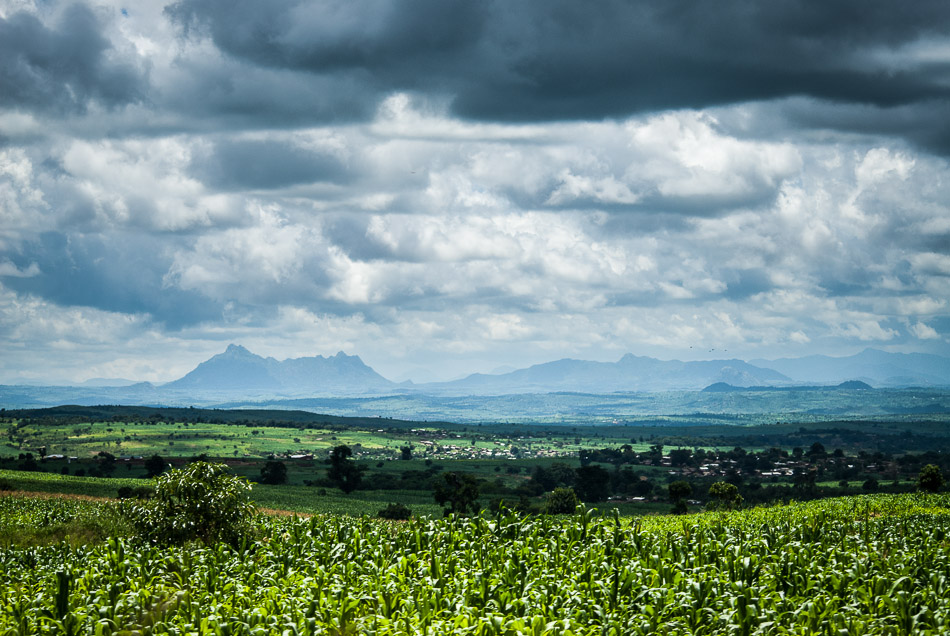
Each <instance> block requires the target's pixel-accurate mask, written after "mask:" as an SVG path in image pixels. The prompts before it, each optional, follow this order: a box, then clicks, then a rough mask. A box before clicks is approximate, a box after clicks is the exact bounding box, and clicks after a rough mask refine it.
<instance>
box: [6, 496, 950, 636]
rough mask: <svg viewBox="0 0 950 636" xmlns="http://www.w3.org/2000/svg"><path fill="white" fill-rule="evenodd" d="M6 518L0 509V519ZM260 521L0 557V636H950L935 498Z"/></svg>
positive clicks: (944, 528) (12, 551) (943, 534)
mask: <svg viewBox="0 0 950 636" xmlns="http://www.w3.org/2000/svg"><path fill="white" fill-rule="evenodd" d="M90 505H91V504H90ZM0 508H2V503H0ZM6 516H7V515H6V512H5V511H3V510H0V523H2V522H3V519H4V518H5V517H6ZM261 524H262V526H261V537H262V538H261V539H260V540H259V541H258V542H257V543H256V544H255V545H254V547H253V550H248V551H245V552H241V551H237V550H234V549H231V548H229V547H227V546H224V545H217V546H210V547H208V546H203V545H194V544H192V545H185V546H181V547H172V548H164V547H161V546H156V545H149V544H141V543H139V544H136V543H131V542H129V541H126V540H124V539H121V538H113V539H109V540H108V541H106V542H103V543H102V544H101V545H98V546H95V547H90V546H86V547H79V548H72V547H70V546H68V545H63V544H59V545H51V546H49V547H47V548H42V549H36V548H32V547H31V548H3V549H0V598H2V599H3V607H4V611H2V612H0V633H4V634H5V633H10V634H66V633H72V634H116V635H118V634H135V633H138V634H146V633H148V634H153V635H154V636H164V635H166V634H209V635H214V634H241V635H247V636H250V635H252V634H335V635H337V636H344V635H355V634H369V633H372V634H380V635H387V636H395V635H402V634H423V633H428V634H446V635H452V634H458V635H462V634H534V635H538V636H554V635H556V634H574V635H575V636H594V635H595V634H596V635H602V634H613V635H615V636H616V635H630V636H637V635H641V634H670V635H672V636H686V635H697V634H702V635H712V634H747V635H751V634H762V635H764V634H850V635H854V636H871V635H878V634H894V635H897V634H945V633H947V632H948V628H950V594H947V582H946V576H945V572H946V568H947V547H946V541H947V538H948V537H950V496H948V495H944V494H941V495H912V496H901V497H894V496H883V495H873V496H865V497H853V498H847V499H838V500H825V501H820V502H809V503H806V504H794V505H790V506H779V507H774V508H766V509H761V508H760V509H753V510H743V511H738V512H725V513H708V514H700V515H693V516H690V517H686V518H683V517H648V518H643V519H642V520H637V521H633V522H629V523H628V522H625V521H624V520H622V519H620V520H618V519H612V518H599V517H597V516H595V515H593V514H591V513H589V512H581V513H579V514H575V515H571V516H567V517H551V516H540V517H529V518H521V517H518V516H516V515H507V514H501V515H498V516H496V517H493V518H483V517H472V518H468V519H465V518H459V517H453V518H449V519H435V518H430V519H413V520H410V521H409V522H407V523H401V524H392V523H388V522H381V521H376V520H371V519H354V518H348V517H336V516H330V517H327V516H317V517H312V518H309V519H302V518H281V519H276V518H275V519H268V520H262V521H261Z"/></svg>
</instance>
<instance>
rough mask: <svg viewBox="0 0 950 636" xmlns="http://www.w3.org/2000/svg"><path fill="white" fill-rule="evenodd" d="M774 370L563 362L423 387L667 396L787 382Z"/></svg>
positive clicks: (635, 359) (717, 363)
mask: <svg viewBox="0 0 950 636" xmlns="http://www.w3.org/2000/svg"><path fill="white" fill-rule="evenodd" d="M789 381H790V380H789V379H788V378H787V377H785V376H784V375H782V374H781V373H779V372H777V371H774V370H772V369H762V368H759V367H756V366H753V365H751V364H748V363H746V362H743V361H742V360H708V361H701V362H681V361H679V360H657V359H656V358H650V357H645V356H635V355H632V354H627V355H625V356H623V357H622V358H621V359H620V360H618V361H617V362H592V361H589V360H574V359H570V358H565V359H563V360H556V361H554V362H546V363H543V364H536V365H533V366H531V367H527V368H525V369H518V370H517V371H512V372H510V373H504V374H501V375H485V374H474V375H470V376H468V377H467V378H464V379H462V380H456V381H454V382H442V383H437V384H427V385H421V386H420V387H419V388H420V389H421V390H423V391H435V392H448V393H456V394H458V393H465V392H468V393H472V394H483V395H484V394H503V393H529V392H549V391H589V392H597V393H609V392H614V391H669V390H693V389H701V388H703V387H705V386H708V385H709V384H711V383H714V382H729V383H730V384H736V385H740V386H751V385H756V384H767V383H787V382H789Z"/></svg>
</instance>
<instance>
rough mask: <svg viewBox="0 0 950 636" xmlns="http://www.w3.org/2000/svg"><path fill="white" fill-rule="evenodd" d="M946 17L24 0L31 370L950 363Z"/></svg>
mask: <svg viewBox="0 0 950 636" xmlns="http://www.w3.org/2000/svg"><path fill="white" fill-rule="evenodd" d="M948 18H950V8H948V5H947V4H946V3H943V2H927V1H924V2H917V3H914V4H913V5H908V6H906V7H903V6H902V7H898V6H896V5H894V4H893V3H889V2H876V1H871V2H868V1H861V2H858V1H843V0H842V1H832V2H823V3H814V2H800V1H798V2H796V1H791V0H781V1H778V2H768V3H762V2H747V1H728V2H720V3H714V4H711V3H705V2H678V1H676V2H671V1H669V0H666V1H660V0H650V1H646V0H644V1H637V2H629V1H619V0H617V1H612V0H608V1H607V2H600V3H597V4H596V5H585V4H580V3H577V2H567V1H561V0H555V1H543V2H542V1H540V0H537V1H525V2H502V1H489V2H463V1H461V0H459V1H455V0H451V1H445V0H441V1H435V0H404V1H402V2H389V1H382V0H349V1H342V0H340V1H335V0H323V1H301V0H275V1H274V2H268V3H261V2H257V1H251V0H237V1H229V2H223V1H217V0H182V1H180V2H175V3H169V2H163V1H161V0H154V1H147V2H140V3H135V4H132V5H129V6H126V5H123V4H121V3H120V2H118V0H88V1H80V2H64V3H59V2H32V1H29V0H15V1H14V0H0V337H2V341H3V342H4V344H3V345H0V347H2V349H0V381H20V380H31V381H32V380H41V379H43V376H44V373H45V374H46V375H48V376H49V377H48V378H46V379H63V380H83V379H86V378H87V377H96V376H98V377H109V376H123V377H133V378H134V379H150V380H164V379H171V378H173V377H175V375H176V374H179V373H182V372H184V371H187V370H188V369H189V368H190V367H191V366H193V365H194V364H195V363H196V362H198V361H200V360H202V359H204V358H206V357H207V356H209V355H211V354H213V353H217V352H219V351H220V350H222V349H223V348H224V347H225V346H226V345H227V344H228V343H229V342H232V341H235V342H239V343H242V344H244V345H245V346H247V347H248V348H250V349H251V350H253V351H255V352H258V353H261V354H264V355H273V356H275V357H286V356H289V355H304V354H308V355H309V354H332V353H335V352H337V351H339V350H341V349H343V350H346V351H347V352H348V353H355V354H359V355H361V356H362V357H363V358H364V359H365V360H366V361H367V362H368V363H369V364H371V365H373V366H375V367H377V368H378V369H379V370H380V371H382V372H383V373H384V374H386V375H389V376H391V377H393V378H395V379H403V378H405V377H411V376H412V374H414V373H419V374H421V375H420V376H419V377H447V376H451V375H456V374H459V373H464V372H469V371H479V370H480V371H485V370H490V369H493V368H495V367H498V366H499V365H503V364H513V365H516V366H521V365H524V364H526V363H529V362H541V361H546V360H549V359H552V358H559V357H564V356H576V357H589V358H595V359H602V360H610V359H617V358H619V357H620V356H621V355H622V354H624V353H627V352H633V353H637V354H648V355H656V356H659V357H677V356H681V357H689V356H691V355H695V354H694V353H693V352H698V351H700V350H702V351H704V352H705V351H708V350H709V349H719V350H721V349H729V351H730V354H731V355H744V356H746V357H768V356H790V355H802V354H807V353H815V352H821V353H829V352H830V353H840V354H850V353H854V352H856V351H857V350H860V349H861V348H864V347H866V346H877V347H884V348H891V349H893V350H908V351H939V352H945V353H950V347H948V344H947V334H948V328H950V309H948V306H947V305H948V301H947V299H948V298H950V207H948V203H950V182H948V180H947V178H946V175H947V169H948V164H947V154H948V153H950V124H948V120H947V118H946V112H947V110H948V106H950V101H948V90H950V89H948V87H950V82H948V80H950V75H948V74H950V33H948V31H950V27H948V26H947V25H948V24H950V20H948ZM53 359H55V360H59V361H60V362H58V363H57V364H58V365H59V366H58V367H56V368H53V369H52V370H48V371H44V369H49V366H50V365H49V361H50V360H53Z"/></svg>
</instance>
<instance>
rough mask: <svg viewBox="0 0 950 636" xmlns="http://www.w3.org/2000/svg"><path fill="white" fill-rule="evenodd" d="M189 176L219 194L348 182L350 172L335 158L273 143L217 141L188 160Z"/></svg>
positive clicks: (285, 144)
mask: <svg viewBox="0 0 950 636" xmlns="http://www.w3.org/2000/svg"><path fill="white" fill-rule="evenodd" d="M192 172H193V174H194V175H195V176H196V177H198V178H199V179H201V180H202V181H204V182H205V183H206V184H207V185H210V186H212V187H215V188H220V189H223V190H245V189H252V190H254V189H261V190H267V189H275V188H282V187H286V186H291V185H297V184H302V183H319V182H334V183H342V182H348V181H350V171H349V170H348V169H347V167H346V166H345V165H343V163H342V162H341V161H340V159H338V158H337V157H335V156H333V155H331V154H328V153H321V152H316V151H314V150H311V149H307V148H303V147H300V146H297V145H294V144H289V143H285V142H281V141H275V140H261V141H240V140H225V141H219V142H217V143H215V144H214V146H213V148H212V149H211V151H210V152H209V153H207V154H205V155H203V156H196V157H194V158H193V159H192Z"/></svg>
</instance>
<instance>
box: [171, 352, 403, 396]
mask: <svg viewBox="0 0 950 636" xmlns="http://www.w3.org/2000/svg"><path fill="white" fill-rule="evenodd" d="M393 386H395V385H394V384H393V383H392V382H390V381H389V380H387V379H386V378H384V377H383V376H381V375H379V374H378V373H376V372H375V371H374V370H373V369H371V368H370V367H368V366H366V365H365V364H364V363H363V361H362V360H361V359H360V358H359V356H348V355H346V354H345V353H343V352H342V351H341V352H340V353H338V354H336V355H335V356H331V357H329V358H324V357H323V356H313V357H307V358H290V359H287V360H283V361H278V360H275V359H274V358H263V357H261V356H259V355H256V354H254V353H251V352H250V351H248V350H247V349H245V348H244V347H241V346H239V345H233V344H232V345H230V346H229V347H228V348H227V350H226V351H225V352H224V353H221V354H218V355H216V356H214V357H212V358H210V359H209V360H206V361H205V362H202V363H201V364H199V365H198V366H197V367H196V368H195V369H194V371H192V372H190V373H188V374H187V375H185V376H184V377H182V378H180V379H178V380H175V381H174V382H169V383H168V384H166V385H164V387H163V388H166V389H171V390H174V391H186V390H189V391H214V392H220V391H254V392H262V391H274V392H280V393H290V394H302V393H330V392H334V393H345V394H353V393H365V392H371V391H380V390H387V389H390V388H392V387H393Z"/></svg>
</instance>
